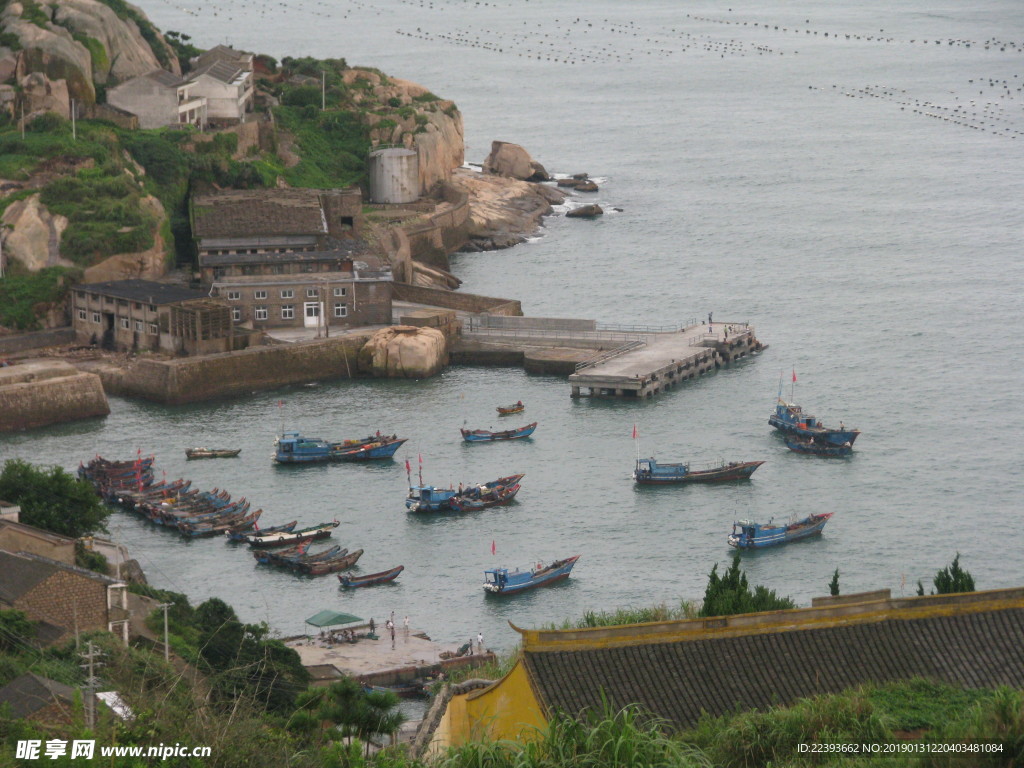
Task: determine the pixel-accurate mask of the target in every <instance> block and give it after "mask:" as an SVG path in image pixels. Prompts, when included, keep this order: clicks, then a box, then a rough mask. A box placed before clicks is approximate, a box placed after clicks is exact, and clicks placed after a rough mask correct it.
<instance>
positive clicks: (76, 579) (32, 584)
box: [0, 550, 129, 643]
mask: <svg viewBox="0 0 1024 768" xmlns="http://www.w3.org/2000/svg"><path fill="white" fill-rule="evenodd" d="M0 573H3V574H4V577H3V579H2V580H0V608H4V609H14V610H18V611H22V612H24V613H25V615H26V616H28V618H29V619H31V620H33V621H41V622H44V623H45V624H47V625H49V626H51V627H57V628H58V630H59V631H58V632H57V633H54V634H55V636H52V637H51V638H50V641H51V642H58V641H60V640H64V639H66V638H68V637H74V636H75V635H76V634H77V633H78V632H87V631H94V630H101V631H105V632H111V633H113V634H114V635H116V636H118V637H120V638H121V639H122V640H123V641H124V642H126V643H127V642H128V620H129V612H128V597H127V592H128V585H127V584H126V583H125V582H123V581H118V580H117V579H112V578H110V577H109V576H104V575H103V574H100V573H95V572H94V571H88V570H86V569H85V568H79V567H77V566H74V565H68V564H67V563H61V562H58V561H56V560H51V559H50V558H48V557H42V556H41V555H34V554H31V553H28V552H7V551H3V550H0Z"/></svg>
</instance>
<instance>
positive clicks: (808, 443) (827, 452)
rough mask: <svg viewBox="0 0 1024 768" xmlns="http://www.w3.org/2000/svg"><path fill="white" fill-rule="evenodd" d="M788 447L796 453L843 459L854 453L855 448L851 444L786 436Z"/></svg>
mask: <svg viewBox="0 0 1024 768" xmlns="http://www.w3.org/2000/svg"><path fill="white" fill-rule="evenodd" d="M786 447H787V448H789V450H791V451H793V452H794V453H807V454H811V455H813V456H831V457H837V456H838V457H842V456H849V455H850V454H851V453H853V446H852V445H850V444H849V443H843V444H842V445H836V444H835V443H830V442H827V441H824V440H819V439H818V438H814V437H795V436H790V435H786Z"/></svg>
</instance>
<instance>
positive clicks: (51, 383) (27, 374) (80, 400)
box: [0, 361, 110, 432]
mask: <svg viewBox="0 0 1024 768" xmlns="http://www.w3.org/2000/svg"><path fill="white" fill-rule="evenodd" d="M108 413H110V405H109V404H108V403H107V396H106V394H104V391H103V386H102V384H101V383H100V379H99V377H98V376H96V375H95V374H92V373H82V372H80V371H78V370H77V369H76V368H75V367H74V366H72V365H69V364H68V363H65V362H62V361H45V362H31V363H22V364H20V365H11V366H6V367H4V368H0V432H12V431H15V430H21V429H32V428H34V427H44V426H46V425H48V424H56V423H59V422H62V421H74V420H77V419H86V418H89V417H90V416H106V415H107V414H108Z"/></svg>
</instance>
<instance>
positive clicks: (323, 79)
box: [320, 69, 327, 112]
mask: <svg viewBox="0 0 1024 768" xmlns="http://www.w3.org/2000/svg"><path fill="white" fill-rule="evenodd" d="M325 109H327V72H326V71H324V70H322V69H321V70H320V111H321V112H323V111H324V110H325Z"/></svg>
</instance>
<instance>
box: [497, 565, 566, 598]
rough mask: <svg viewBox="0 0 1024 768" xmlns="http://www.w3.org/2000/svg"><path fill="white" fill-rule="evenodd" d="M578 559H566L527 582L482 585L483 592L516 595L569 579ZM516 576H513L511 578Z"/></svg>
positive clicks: (533, 576)
mask: <svg viewBox="0 0 1024 768" xmlns="http://www.w3.org/2000/svg"><path fill="white" fill-rule="evenodd" d="M579 559H580V556H579V555H574V556H573V557H569V558H566V559H565V560H562V561H560V562H559V563H558V564H557V567H550V566H549V567H548V568H546V569H544V570H543V571H541V572H540V573H538V574H536V575H532V574H531V575H530V577H529V579H528V580H524V581H519V582H509V583H506V584H500V585H499V584H492V583H486V584H484V591H485V592H486V593H487V594H489V595H516V594H519V593H520V592H526V591H527V590H530V589H535V588H537V587H547V586H551V585H552V584H556V583H557V582H559V581H562V580H564V579H567V578H569V574H570V573H571V572H572V569H573V566H574V565H576V561H577V560H579ZM515 575H516V574H513V575H512V576H513V578H514V577H515Z"/></svg>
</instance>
